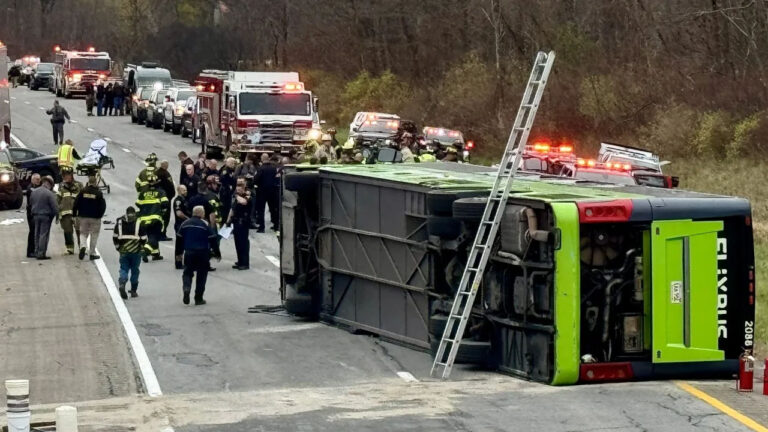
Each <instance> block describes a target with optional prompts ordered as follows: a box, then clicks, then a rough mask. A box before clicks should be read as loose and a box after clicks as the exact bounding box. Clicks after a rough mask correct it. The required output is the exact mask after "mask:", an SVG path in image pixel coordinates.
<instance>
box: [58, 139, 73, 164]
mask: <svg viewBox="0 0 768 432" xmlns="http://www.w3.org/2000/svg"><path fill="white" fill-rule="evenodd" d="M74 149H75V148H74V147H72V146H71V145H69V144H62V145H61V146H59V154H58V159H59V168H61V167H69V168H74V167H75V161H74V160H73V159H72V151H73V150H74Z"/></svg>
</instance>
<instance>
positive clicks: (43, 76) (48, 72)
mask: <svg viewBox="0 0 768 432" xmlns="http://www.w3.org/2000/svg"><path fill="white" fill-rule="evenodd" d="M54 66H56V64H55V63H40V64H38V65H37V69H35V71H34V72H33V73H32V77H31V78H30V80H29V89H30V90H38V89H40V87H45V88H47V89H48V90H51V91H52V88H53V69H54Z"/></svg>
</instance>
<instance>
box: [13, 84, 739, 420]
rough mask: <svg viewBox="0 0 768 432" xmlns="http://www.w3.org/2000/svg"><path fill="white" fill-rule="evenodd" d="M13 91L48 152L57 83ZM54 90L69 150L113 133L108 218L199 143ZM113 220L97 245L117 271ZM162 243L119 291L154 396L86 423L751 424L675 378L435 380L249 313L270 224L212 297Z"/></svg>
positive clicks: (356, 345) (335, 333)
mask: <svg viewBox="0 0 768 432" xmlns="http://www.w3.org/2000/svg"><path fill="white" fill-rule="evenodd" d="M11 95H12V97H13V98H15V99H13V100H12V109H13V130H14V133H15V135H16V136H18V137H19V138H20V139H21V140H22V141H23V142H24V143H25V144H26V145H27V146H28V147H31V148H35V149H38V150H41V151H47V152H53V151H54V146H53V145H52V144H51V142H52V138H51V131H50V126H49V122H48V117H47V116H46V115H45V113H44V111H43V109H46V108H48V107H50V106H51V104H52V103H53V97H52V95H51V94H50V93H48V92H45V91H39V92H33V91H29V90H27V89H25V88H19V89H14V90H12V93H11ZM61 102H62V104H63V105H64V106H65V107H66V108H67V109H68V110H69V113H70V115H71V116H72V118H73V119H74V120H75V121H76V123H72V124H67V125H66V126H65V135H66V137H67V138H70V139H72V140H73V141H74V142H75V143H76V147H77V148H78V149H80V150H81V151H82V152H84V151H85V150H86V149H87V147H88V144H89V143H90V141H91V140H93V139H95V138H98V137H101V138H104V139H108V140H109V142H110V148H109V152H110V155H111V156H112V157H113V158H114V160H115V165H116V169H115V170H113V171H105V174H104V176H105V178H106V180H107V181H108V182H109V183H110V184H111V186H112V191H111V194H109V195H108V198H107V199H108V209H107V216H106V219H108V220H114V219H115V218H116V217H118V216H119V215H120V214H122V212H123V211H124V209H125V208H126V207H127V206H128V205H132V204H133V202H134V200H135V198H136V194H135V192H134V187H133V182H134V179H135V177H136V174H137V173H138V172H139V171H140V170H141V169H142V168H143V162H142V161H143V159H144V157H145V156H146V154H148V153H149V152H155V153H157V155H158V157H159V158H160V159H161V160H163V159H166V160H169V161H170V162H171V172H172V173H173V174H174V177H177V173H178V171H179V163H178V160H177V158H176V154H177V153H178V152H179V151H181V150H185V151H187V153H189V154H190V155H193V154H196V153H197V151H198V150H199V146H197V145H193V144H192V143H191V141H189V140H188V139H182V138H180V137H178V136H174V135H171V134H170V133H163V132H162V131H159V130H151V129H148V128H145V127H144V126H137V125H133V124H131V122H130V117H128V116H126V117H86V116H85V103H84V101H82V100H64V99H62V100H61ZM2 216H3V213H0V219H1V218H2ZM109 229H111V227H110V226H106V227H105V231H104V232H103V233H102V236H101V238H100V240H99V251H100V253H101V255H102V257H103V259H104V261H105V263H106V265H107V268H108V269H109V272H110V273H111V276H112V278H113V279H114V280H116V279H117V270H118V265H117V254H116V252H115V251H114V248H113V247H112V244H111V239H110V236H111V231H108V230H109ZM161 245H162V246H161V251H162V253H163V255H164V256H165V257H166V260H165V261H160V262H150V263H148V264H142V266H141V282H140V288H139V294H140V297H139V298H138V299H131V300H128V301H126V304H127V307H128V311H129V312H130V315H131V317H132V320H133V322H134V323H135V325H136V328H137V329H138V331H139V334H140V336H141V342H142V343H143V345H144V347H145V348H146V351H147V354H148V356H149V360H150V362H151V366H152V367H153V369H154V371H155V373H156V375H157V378H158V381H159V385H160V388H161V389H162V392H163V396H162V397H159V398H154V399H146V398H139V399H136V400H131V401H129V402H125V405H124V407H125V409H121V410H115V409H101V408H99V406H101V405H100V403H98V402H93V403H92V404H91V405H92V406H91V405H89V404H87V403H85V404H84V405H83V411H82V412H83V418H82V421H81V424H91V425H97V424H109V425H111V427H112V429H109V430H123V429H116V428H115V427H116V426H115V425H125V426H126V427H129V426H130V427H136V429H135V430H159V429H153V428H155V427H156V425H162V424H168V425H171V426H173V427H174V428H175V430H176V431H190V432H191V431H223V432H227V431H261V430H264V431H276V430H279V431H298V430H300V431H331V430H333V431H368V430H370V431H374V430H376V431H378V430H423V431H431V430H435V431H438V430H439V431H444V430H473V431H474V430H478V431H486V430H487V431H501V430H525V429H527V428H531V429H532V428H534V427H535V428H541V429H543V430H552V431H561V430H562V431H565V430H574V431H575V430H597V429H599V430H627V431H629V430H653V431H684V430H698V429H702V428H704V429H709V430H728V431H739V430H748V429H747V428H745V427H744V426H743V425H742V424H740V423H739V422H737V421H736V420H734V419H732V418H731V417H728V416H726V415H725V414H723V413H721V412H720V411H719V410H717V409H716V408H714V407H713V406H711V405H709V404H707V403H705V402H703V401H701V400H700V399H698V398H696V397H694V396H692V395H691V394H689V393H687V392H686V391H684V390H682V389H681V388H680V387H678V386H677V385H676V384H675V383H672V382H651V383H631V384H618V385H593V386H575V387H568V388H555V387H549V386H543V385H539V384H533V383H528V382H523V381H520V380H517V379H513V378H510V377H506V376H503V375H500V374H495V373H488V372H481V371H473V370H468V369H466V368H462V367H457V368H456V369H455V372H454V374H453V377H452V381H451V382H447V383H443V382H438V381H434V380H430V379H429V378H428V372H429V366H430V365H431V358H430V356H429V355H427V354H425V353H421V352H417V351H413V350H409V349H405V348H402V347H399V346H397V345H392V344H389V343H386V342H382V341H380V340H378V339H376V338H372V337H368V336H361V335H353V334H350V333H348V332H345V331H344V330H340V329H337V328H333V327H329V326H326V325H323V324H318V323H312V322H305V321H301V320H298V319H295V318H293V317H289V316H284V315H279V314H278V315H270V314H249V313H248V311H247V308H248V307H249V306H253V305H278V304H279V303H280V301H279V294H278V271H277V267H276V263H277V257H278V256H279V254H278V249H277V241H276V238H275V236H274V234H256V233H252V234H251V269H250V270H249V271H242V272H241V271H236V270H233V269H231V265H232V264H233V263H234V258H235V253H234V247H233V244H232V241H225V242H223V243H222V249H223V250H222V252H223V255H224V259H223V260H222V261H221V263H215V262H214V265H215V266H216V267H217V268H218V271H216V272H214V273H211V274H210V276H209V281H208V291H207V293H206V300H207V301H208V304H207V305H205V306H199V307H196V306H184V305H183V304H182V303H181V273H180V271H177V270H175V269H174V268H173V259H172V256H173V244H172V242H165V243H161ZM74 259H76V258H74ZM126 350H129V348H128V347H126ZM98 397H99V395H94V396H93V398H94V399H96V398H98ZM104 403H106V404H108V403H109V402H108V401H107V402H104ZM102 404H103V403H102ZM132 410H135V411H132ZM142 410H144V411H142ZM89 419H90V420H89ZM138 419H141V420H138ZM89 421H91V422H92V423H89ZM98 422H102V423H98ZM163 422H165V423H163ZM158 427H159V426H158ZM88 430H99V429H98V428H97V427H95V426H93V428H92V429H88ZM125 430H129V429H125ZM130 430H133V429H130Z"/></svg>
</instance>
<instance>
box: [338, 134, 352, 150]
mask: <svg viewBox="0 0 768 432" xmlns="http://www.w3.org/2000/svg"><path fill="white" fill-rule="evenodd" d="M341 148H342V149H344V150H352V149H353V148H355V140H354V138H352V137H349V138H347V140H346V141H344V145H342V146H341Z"/></svg>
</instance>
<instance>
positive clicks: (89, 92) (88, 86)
mask: <svg viewBox="0 0 768 432" xmlns="http://www.w3.org/2000/svg"><path fill="white" fill-rule="evenodd" d="M83 85H84V86H85V110H86V113H87V115H88V117H93V105H94V104H95V102H96V95H95V94H94V91H93V83H92V82H87V83H85V84H83Z"/></svg>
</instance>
